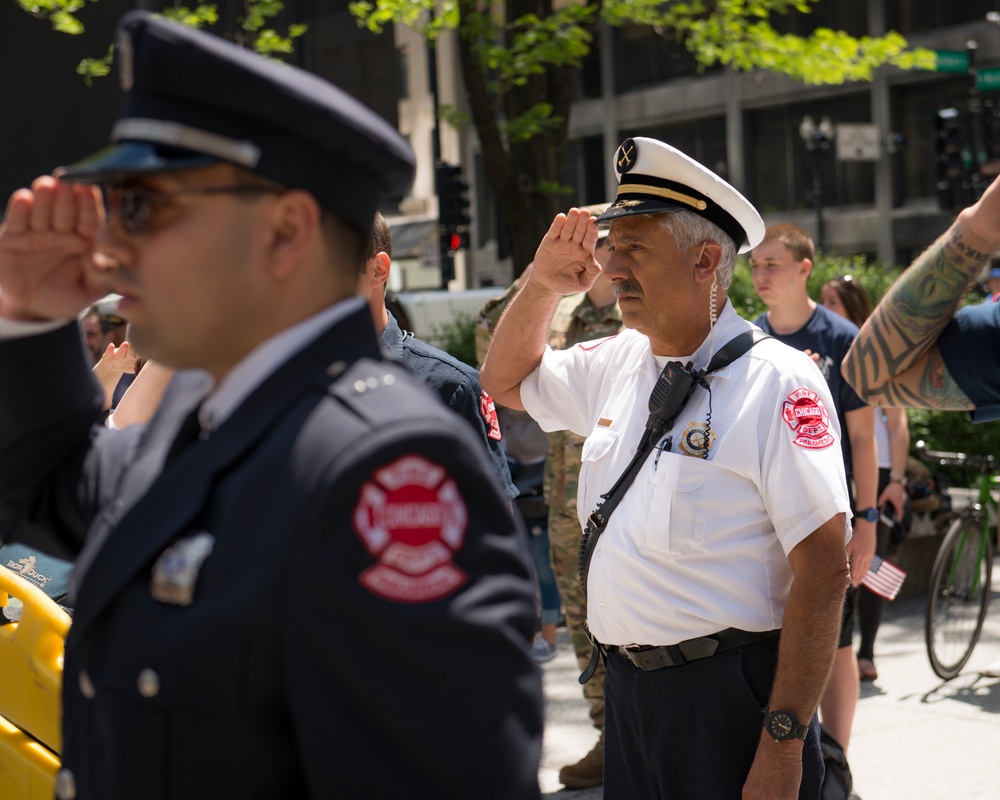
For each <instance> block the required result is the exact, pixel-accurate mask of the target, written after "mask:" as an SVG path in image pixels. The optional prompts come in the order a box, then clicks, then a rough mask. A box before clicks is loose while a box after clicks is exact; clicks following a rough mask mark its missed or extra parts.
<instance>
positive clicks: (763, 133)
mask: <svg viewBox="0 0 1000 800" xmlns="http://www.w3.org/2000/svg"><path fill="white" fill-rule="evenodd" d="M807 114H808V115H809V116H811V117H812V118H813V119H814V120H816V121H817V122H818V121H819V120H821V119H822V118H823V117H829V118H830V120H831V121H832V122H833V124H834V125H837V124H838V123H841V122H845V123H870V122H871V101H870V98H869V95H868V93H867V92H862V93H858V94H852V95H846V96H843V97H837V98H832V99H829V100H825V101H812V102H808V103H798V104H795V105H790V106H779V107H774V108H766V109H760V110H756V111H751V112H748V114H747V123H746V124H747V139H748V145H747V154H748V159H747V183H748V187H749V194H750V199H751V200H752V201H753V202H754V204H755V205H756V206H757V208H758V209H759V210H760V211H761V213H768V212H781V211H791V210H794V209H805V208H811V207H813V205H814V204H815V197H814V193H813V185H814V181H813V177H814V175H813V166H814V164H815V163H816V162H815V161H814V159H815V157H816V156H815V154H814V153H811V152H809V151H808V150H807V149H806V145H805V143H804V142H803V141H802V137H801V135H800V134H799V125H800V124H801V123H802V120H803V118H804V117H805V116H806V115H807ZM819 167H820V170H821V177H822V192H823V195H822V202H823V205H825V206H845V205H865V204H869V205H870V204H873V203H874V202H875V165H874V163H873V162H870V161H839V160H838V159H837V153H836V144H835V143H834V144H833V145H831V147H830V149H829V150H826V151H823V152H822V154H821V155H820V156H819Z"/></svg>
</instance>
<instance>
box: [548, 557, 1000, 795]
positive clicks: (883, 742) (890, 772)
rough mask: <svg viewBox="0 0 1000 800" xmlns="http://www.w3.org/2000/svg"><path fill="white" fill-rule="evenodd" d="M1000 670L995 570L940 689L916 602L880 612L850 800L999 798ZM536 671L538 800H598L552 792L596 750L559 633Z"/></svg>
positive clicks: (853, 753)
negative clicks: (967, 639)
mask: <svg viewBox="0 0 1000 800" xmlns="http://www.w3.org/2000/svg"><path fill="white" fill-rule="evenodd" d="M856 642H857V639H855V643H856ZM998 661H1000V570H994V579H993V593H992V599H991V601H990V609H989V613H988V615H987V619H986V626H985V628H984V629H983V634H982V636H981V637H980V640H979V644H978V645H977V646H976V649H975V650H974V651H973V653H972V658H971V659H970V660H969V663H968V664H967V665H966V668H965V670H964V671H963V673H962V674H961V675H959V676H958V677H957V678H955V679H954V680H952V681H949V682H947V683H945V682H943V681H941V680H940V679H939V678H938V677H937V676H936V675H935V674H934V672H933V671H932V670H931V667H930V663H929V662H928V660H927V654H926V651H925V649H924V600H923V598H908V599H898V600H896V601H895V602H892V603H887V604H886V607H885V613H884V616H883V622H882V626H881V628H880V629H879V634H878V639H877V641H876V645H875V663H876V666H877V667H878V671H879V677H878V680H876V681H875V682H874V683H864V684H862V686H861V697H860V699H859V701H858V708H857V714H856V716H855V720H854V732H853V736H852V741H851V746H850V752H849V754H848V756H849V759H850V762H851V769H852V772H853V774H854V787H855V792H856V793H857V796H858V797H860V798H861V800H939V799H940V800H975V799H977V798H979V799H981V800H986V799H987V798H989V799H990V800H995V798H998V797H1000V677H989V676H986V675H983V674H982V673H981V672H980V671H981V670H985V669H986V667H987V665H989V664H991V663H992V662H998ZM544 671H545V714H546V728H545V742H544V748H543V751H542V765H541V770H540V771H539V781H540V783H541V787H542V794H543V796H544V797H546V798H552V800H599V798H602V797H603V793H602V790H601V788H600V787H598V788H596V789H585V790H580V791H569V790H565V789H563V788H562V786H561V784H560V783H559V778H558V775H559V769H560V768H561V767H562V766H564V765H565V764H572V763H574V762H576V761H577V760H578V759H580V758H582V757H583V756H584V755H585V754H586V753H587V752H588V751H589V750H590V748H591V747H592V746H593V744H594V743H595V742H596V741H597V731H596V730H595V729H594V728H593V727H592V726H591V724H590V719H589V718H588V716H587V706H586V703H585V701H584V700H583V696H582V694H581V692H580V687H579V684H578V683H577V680H576V679H577V674H578V672H577V668H576V659H575V658H574V656H573V652H572V649H571V648H570V645H569V637H568V636H567V634H566V631H565V630H563V629H560V630H559V654H558V655H557V657H556V658H555V659H553V660H552V661H550V662H549V663H548V664H545V665H544ZM706 800H712V799H711V798H707V799H706Z"/></svg>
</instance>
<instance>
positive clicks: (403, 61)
mask: <svg viewBox="0 0 1000 800" xmlns="http://www.w3.org/2000/svg"><path fill="white" fill-rule="evenodd" d="M396 90H397V91H398V92H399V99H400V100H406V99H407V98H409V96H410V53H409V51H408V50H407V49H406V48H405V47H399V48H397V49H396Z"/></svg>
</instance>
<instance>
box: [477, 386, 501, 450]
mask: <svg viewBox="0 0 1000 800" xmlns="http://www.w3.org/2000/svg"><path fill="white" fill-rule="evenodd" d="M479 413H480V414H482V415H483V419H484V420H485V421H486V427H487V433H486V435H487V436H489V437H490V438H491V439H495V440H496V441H498V442H499V441H500V420H499V419H497V406H496V403H494V402H493V398H492V397H490V396H489V395H488V394H486V390H485V389H483V393H482V394H481V395H480V396H479Z"/></svg>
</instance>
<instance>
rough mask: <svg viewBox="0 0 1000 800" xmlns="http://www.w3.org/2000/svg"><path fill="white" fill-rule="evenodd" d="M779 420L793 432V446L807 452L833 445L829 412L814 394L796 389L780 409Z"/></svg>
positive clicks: (806, 390)
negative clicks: (802, 448)
mask: <svg viewBox="0 0 1000 800" xmlns="http://www.w3.org/2000/svg"><path fill="white" fill-rule="evenodd" d="M781 418H782V419H783V420H784V421H785V423H786V424H787V425H788V427H789V428H791V429H792V430H793V431H795V439H794V440H793V441H794V443H795V444H797V445H798V446H799V447H805V448H807V449H809V450H822V449H823V448H824V447H829V446H830V445H831V444H833V443H834V441H835V440H834V438H833V434H832V433H830V412H829V411H827V410H826V406H825V405H824V404H823V401H822V400H821V399H820V396H819V395H818V394H816V392H814V391H812V390H810V389H796V390H795V391H794V392H792V393H791V394H790V395H788V399H787V400H785V402H784V405H782V407H781Z"/></svg>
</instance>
